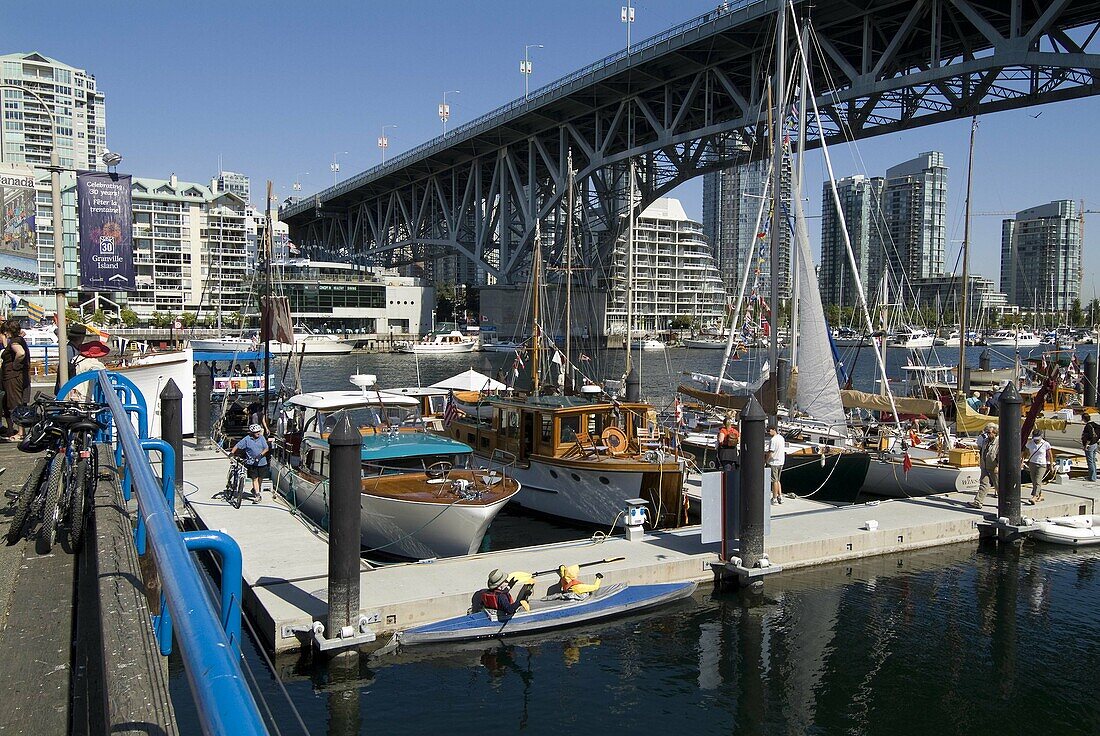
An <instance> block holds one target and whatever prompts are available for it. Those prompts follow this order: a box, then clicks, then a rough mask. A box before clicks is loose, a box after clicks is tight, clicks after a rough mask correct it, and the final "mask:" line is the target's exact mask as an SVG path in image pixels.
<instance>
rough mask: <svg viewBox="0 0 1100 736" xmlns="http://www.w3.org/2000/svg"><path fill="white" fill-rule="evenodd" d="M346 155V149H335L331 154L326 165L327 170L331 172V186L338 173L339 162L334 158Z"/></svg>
mask: <svg viewBox="0 0 1100 736" xmlns="http://www.w3.org/2000/svg"><path fill="white" fill-rule="evenodd" d="M347 155H348V152H347V151H337V152H336V153H334V154H332V163H331V164H329V165H328V168H329V170H330V171H331V172H332V186H336V175H337V174H339V173H340V163H339V162H338V161H337V160H336V157H337V156H347Z"/></svg>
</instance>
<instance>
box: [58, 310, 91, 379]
mask: <svg viewBox="0 0 1100 736" xmlns="http://www.w3.org/2000/svg"><path fill="white" fill-rule="evenodd" d="M87 336H88V328H87V327H85V326H84V325H83V324H81V323H80V322H73V323H72V324H70V325H69V326H68V327H67V328H66V330H65V339H66V340H68V343H67V344H66V345H65V362H67V363H68V364H69V378H72V377H73V376H75V375H76V367H77V365H78V364H79V363H80V359H81V355H80V346H81V345H83V344H84V338H85V337H87ZM59 391H61V373H60V372H58V374H57V378H56V379H54V384H53V392H54V394H57V393H58V392H59Z"/></svg>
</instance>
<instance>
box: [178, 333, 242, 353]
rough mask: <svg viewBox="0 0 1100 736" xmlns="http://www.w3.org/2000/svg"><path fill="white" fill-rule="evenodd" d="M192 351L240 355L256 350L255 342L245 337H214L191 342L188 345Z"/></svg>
mask: <svg viewBox="0 0 1100 736" xmlns="http://www.w3.org/2000/svg"><path fill="white" fill-rule="evenodd" d="M188 344H189V345H190V347H191V349H192V350H201V351H205V352H210V353H241V352H248V351H250V350H255V349H256V342H255V341H254V340H249V339H248V338H246V337H231V336H226V337H216V338H209V339H197V340H191V341H189V343H188Z"/></svg>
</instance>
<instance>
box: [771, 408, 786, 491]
mask: <svg viewBox="0 0 1100 736" xmlns="http://www.w3.org/2000/svg"><path fill="white" fill-rule="evenodd" d="M768 435H769V437H770V439H769V440H768V458H767V459H768V467H769V468H771V471H772V504H773V505H774V504H777V503H783V486H782V484H780V482H779V476H780V475H781V474H782V473H783V462H784V461H785V460H786V458H787V443H786V441H785V440H784V439H783V435H781V434H779V431H778V430H777V429H776V425H775V424H772V425H771V426H769V427H768Z"/></svg>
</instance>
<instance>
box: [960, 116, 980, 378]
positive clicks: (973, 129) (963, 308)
mask: <svg viewBox="0 0 1100 736" xmlns="http://www.w3.org/2000/svg"><path fill="white" fill-rule="evenodd" d="M977 132H978V116H977V115H975V116H974V118H973V120H972V121H971V123H970V158H969V160H968V161H967V164H966V215H965V218H966V219H965V221H964V222H963V252H962V262H963V263H962V270H963V274H962V289H961V292H962V293H961V294H960V296H959V375H958V378H957V380H956V381H955V385H956V387H957V389H958V391H959V396H962V397H963V398H966V397H965V396H963V394H962V392H963V391H964V390H965V389H966V388H967V387H966V386H963V375H964V374H965V372H966V333H967V316H968V315H967V302H966V296H967V294H966V292H967V291H969V287H970V185H971V181H972V180H973V176H974V136H975V135H976V134H977Z"/></svg>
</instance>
